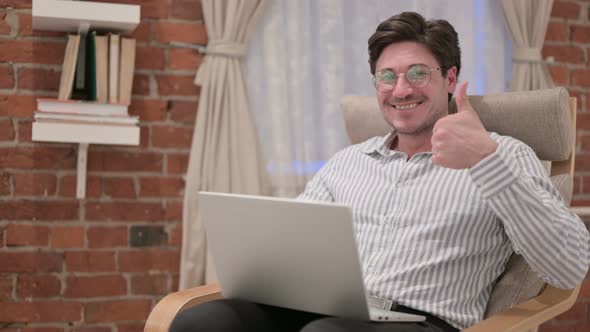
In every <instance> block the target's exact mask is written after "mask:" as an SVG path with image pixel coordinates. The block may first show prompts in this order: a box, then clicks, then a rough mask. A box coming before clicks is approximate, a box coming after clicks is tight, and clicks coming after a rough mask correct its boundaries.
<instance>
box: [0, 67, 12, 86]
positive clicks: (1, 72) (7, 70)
mask: <svg viewBox="0 0 590 332" xmlns="http://www.w3.org/2000/svg"><path fill="white" fill-rule="evenodd" d="M0 77H2V79H0V89H12V88H14V72H13V70H12V66H1V67H0Z"/></svg>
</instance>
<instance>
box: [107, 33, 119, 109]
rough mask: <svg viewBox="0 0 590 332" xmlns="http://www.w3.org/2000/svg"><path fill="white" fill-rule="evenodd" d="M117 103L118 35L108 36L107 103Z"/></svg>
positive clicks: (111, 34)
mask: <svg viewBox="0 0 590 332" xmlns="http://www.w3.org/2000/svg"><path fill="white" fill-rule="evenodd" d="M118 102H119V35H118V34H116V33H110V34H109V103H118Z"/></svg>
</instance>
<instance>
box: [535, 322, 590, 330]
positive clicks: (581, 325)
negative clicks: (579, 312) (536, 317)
mask: <svg viewBox="0 0 590 332" xmlns="http://www.w3.org/2000/svg"><path fill="white" fill-rule="evenodd" d="M589 330H590V321H580V322H563V321H555V320H550V321H548V322H547V323H544V324H543V325H541V326H539V332H588V331H589Z"/></svg>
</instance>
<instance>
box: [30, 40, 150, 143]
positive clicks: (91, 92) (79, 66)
mask: <svg viewBox="0 0 590 332" xmlns="http://www.w3.org/2000/svg"><path fill="white" fill-rule="evenodd" d="M134 67H135V39H133V38H127V37H121V36H120V35H119V34H115V33H109V34H107V35H98V34H97V33H96V32H95V31H91V32H89V33H88V34H87V35H86V37H84V36H83V35H80V34H75V35H74V34H71V35H68V41H67V44H66V49H65V55H64V61H63V68H62V73H61V79H60V85H59V92H58V97H57V98H39V99H37V111H36V112H35V115H34V118H35V125H34V128H33V129H34V130H33V133H34V136H36V137H39V138H40V139H46V138H50V140H52V141H53V140H54V141H59V140H60V137H66V136H68V137H69V136H72V137H71V139H70V138H67V141H72V142H75V141H77V140H78V141H80V140H84V141H87V142H90V143H107V144H108V143H111V144H121V142H127V141H132V142H135V141H137V140H138V137H137V138H135V137H134V135H137V134H138V130H139V128H138V127H137V124H138V122H139V117H137V116H129V113H128V107H129V104H130V103H131V91H132V85H133V72H134ZM131 127H134V130H126V129H125V128H129V129H131ZM135 129H137V130H135ZM59 131H61V132H59ZM116 132H119V133H121V134H120V135H116V134H115V133H116ZM113 134H115V136H119V138H118V139H115V138H114V137H111V138H112V139H111V138H108V139H107V137H105V136H112V135H113ZM81 136H82V138H81ZM137 136H138V135H137ZM84 137H88V139H84ZM62 141H63V140H62ZM111 141H112V142H111Z"/></svg>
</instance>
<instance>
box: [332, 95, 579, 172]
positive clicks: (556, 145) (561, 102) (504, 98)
mask: <svg viewBox="0 0 590 332" xmlns="http://www.w3.org/2000/svg"><path fill="white" fill-rule="evenodd" d="M469 100H470V102H471V103H472V105H473V107H474V108H475V110H476V111H477V113H478V114H479V117H480V118H481V121H482V123H483V124H484V126H485V127H486V129H487V130H488V131H493V132H496V133H498V134H500V135H507V136H512V137H514V138H516V139H519V140H521V141H523V142H524V143H526V144H527V145H528V146H530V147H531V148H533V150H534V151H535V152H536V153H537V156H538V157H539V159H541V160H552V161H559V160H566V159H567V158H568V157H569V155H570V152H571V150H572V147H573V139H572V137H573V135H574V130H573V126H572V124H571V119H570V117H571V115H570V112H569V104H568V92H567V90H566V89H565V88H562V87H560V88H554V89H546V90H536V91H525V92H507V93H501V94H491V95H484V96H469ZM341 108H342V111H343V113H344V120H345V124H346V130H347V132H348V136H349V137H350V139H351V142H352V143H353V144H355V143H360V142H362V141H364V140H367V139H369V138H371V137H374V136H378V135H379V136H381V135H384V134H386V133H387V132H389V131H390V130H391V127H390V126H389V125H388V124H387V123H386V122H385V120H383V116H382V115H381V111H380V110H379V105H378V104H377V99H376V98H375V97H374V96H371V97H368V96H344V97H342V99H341ZM456 108H457V107H456V105H455V102H454V100H451V102H450V103H449V111H450V112H451V113H453V112H456ZM547 137H551V139H546V138H547Z"/></svg>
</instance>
